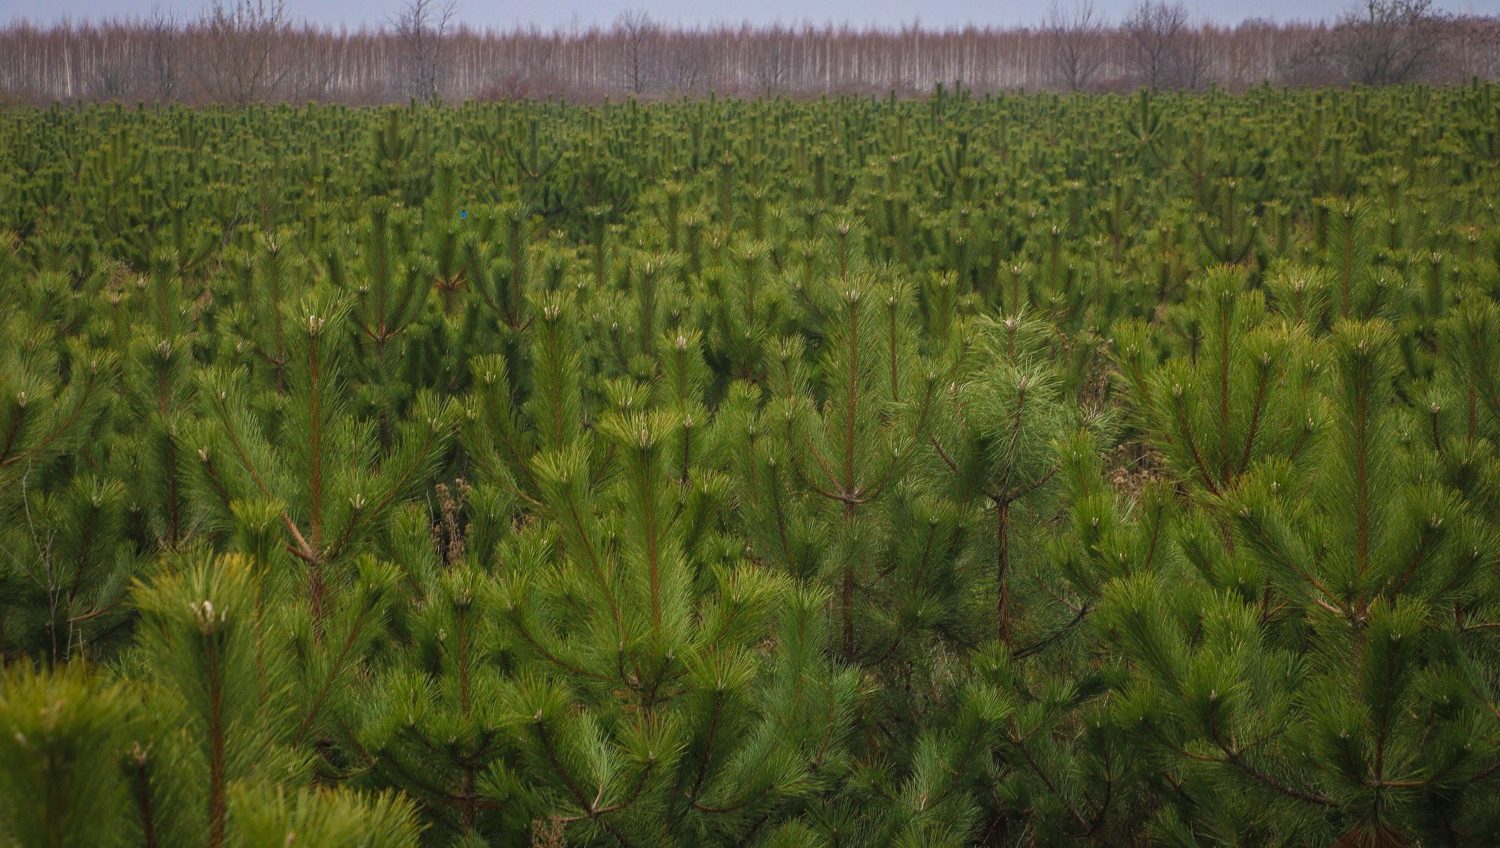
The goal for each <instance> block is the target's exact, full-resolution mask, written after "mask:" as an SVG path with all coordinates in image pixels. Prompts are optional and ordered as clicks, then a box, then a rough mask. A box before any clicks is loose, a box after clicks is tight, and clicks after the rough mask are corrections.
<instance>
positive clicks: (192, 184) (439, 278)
mask: <svg viewBox="0 0 1500 848" xmlns="http://www.w3.org/2000/svg"><path fill="white" fill-rule="evenodd" d="M1497 203H1500V86H1496V85H1493V84H1483V83H1475V84H1470V85H1467V86H1462V87H1454V88H1442V89H1434V88H1426V87H1416V86H1401V87H1392V88H1385V89H1366V88H1354V89H1349V90H1339V91H1331V90H1330V91H1289V90H1281V89H1272V88H1269V87H1261V88H1255V89H1252V90H1250V91H1248V92H1246V93H1244V94H1238V95H1228V94H1224V93H1220V92H1213V91H1211V92H1208V93H1206V94H1158V95H1153V94H1150V93H1145V92H1143V93H1141V94H1138V95H1134V96H1111V95H1098V96H1084V95H1070V96H1057V95H1051V94H1033V95H1008V96H985V97H979V96H976V95H973V94H971V93H969V92H967V91H965V90H963V89H958V90H952V89H948V90H945V89H943V88H939V89H938V90H937V91H936V92H935V93H934V94H933V95H932V96H930V97H928V98H925V99H918V100H899V99H895V98H889V99H871V98H864V99H861V98H839V99H831V98H825V99H822V100H817V101H807V102H798V101H791V100H786V99H765V100H758V101H743V100H732V99H731V100H718V99H706V100H701V101H679V102H663V103H654V104H649V105H642V104H638V103H636V102H634V101H627V102H624V103H604V104H600V105H593V106H586V105H577V104H575V105H561V104H543V103H527V104H522V103H509V104H493V105H475V104H470V105H463V106H420V107H388V108H380V109H352V108H344V107H334V106H308V107H297V108H294V107H289V106H258V107H248V108H239V109H231V108H210V109H203V110H187V109H182V108H177V107H170V108H160V109H138V108H125V107H121V106H91V107H77V108H64V107H56V106H55V107H51V108H46V109H29V108H15V109H9V110H6V111H3V112H0V297H3V301H4V307H3V309H0V334H3V337H0V340H3V344H0V658H3V666H4V668H3V672H0V842H4V843H5V844H14V845H17V846H26V848H32V846H48V848H51V847H52V846H157V847H159V848H170V846H208V848H221V846H243V848H261V846H265V847H266V848H270V847H271V846H292V845H295V846H317V848H323V846H331V847H341V846H350V848H353V847H354V846H418V845H421V846H484V845H497V846H510V845H521V846H525V845H532V846H564V845H567V846H594V845H598V846H634V847H635V848H648V847H649V846H717V845H725V846H729V845H757V846H787V848H791V846H882V845H901V846H947V845H954V846H961V845H995V846H1033V845H1035V846H1066V845H1088V844H1093V845H1100V846H1157V845H1160V846H1184V847H1185V846H1204V848H1206V846H1218V845H1226V846H1228V845H1234V846H1240V845H1243V846H1340V848H1406V847H1407V846H1412V847H1413V848H1414V847H1415V846H1484V845H1496V844H1500V210H1497Z"/></svg>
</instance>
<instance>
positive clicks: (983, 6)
mask: <svg viewBox="0 0 1500 848" xmlns="http://www.w3.org/2000/svg"><path fill="white" fill-rule="evenodd" d="M206 2H208V0H0V21H8V20H14V19H16V18H22V19H26V20H31V21H38V22H52V21H58V20H63V19H71V20H97V19H100V18H110V17H116V18H118V17H133V16H142V15H145V14H148V13H149V12H150V11H151V10H152V8H153V7H155V6H161V7H163V8H166V9H171V10H174V11H176V12H177V13H178V14H194V13H196V12H197V11H198V10H199V9H201V8H203V6H204V5H205V3H206ZM1046 2H1047V0H1029V2H1028V0H752V2H748V3H746V2H735V1H734V0H637V2H614V3H611V2H602V1H601V0H543V2H534V0H533V2H524V3H522V2H495V0H488V2H486V0H457V6H458V17H459V19H460V20H462V21H464V22H465V23H468V24H470V25H472V26H476V27H491V26H494V27H509V26H512V25H514V24H517V23H522V24H536V25H538V26H540V27H543V28H546V29H550V28H554V27H567V26H570V25H572V24H577V25H579V26H588V25H590V24H595V23H605V24H607V23H609V22H610V21H611V20H613V19H614V18H615V16H616V15H618V14H619V13H620V11H621V10H622V9H625V8H637V9H642V10H644V11H646V12H647V13H648V14H650V15H651V16H652V17H653V18H656V19H657V20H659V21H662V22H663V23H679V24H684V25H692V24H706V23H724V22H728V23H740V22H742V21H747V20H748V21H750V22H752V23H757V24H763V23H773V22H781V23H801V22H803V21H812V22H814V23H824V22H827V21H833V22H835V23H843V22H847V23H852V24H856V25H865V24H877V25H880V26H887V27H894V26H900V25H902V24H909V23H911V22H912V21H913V20H914V19H916V20H920V21H921V23H922V24H924V25H926V26H931V27H946V26H961V25H963V24H968V23H973V24H979V25H985V24H988V25H995V26H1016V25H1027V24H1035V23H1036V22H1037V21H1039V20H1040V19H1041V17H1042V14H1043V10H1044V9H1045V8H1046ZM1134 2H1135V0H1095V5H1096V7H1097V8H1098V9H1099V10H1100V11H1101V12H1103V13H1104V14H1105V15H1106V16H1107V17H1109V18H1111V19H1115V20H1118V19H1119V18H1120V17H1121V16H1122V15H1123V14H1124V12H1125V10H1127V9H1129V8H1130V6H1132V5H1133V4H1134ZM1185 2H1186V4H1187V6H1188V9H1189V10H1190V11H1192V12H1194V13H1195V14H1197V15H1199V16H1201V17H1202V18H1205V19H1209V20H1214V21H1219V22H1222V23H1237V22H1239V21H1242V20H1244V19H1246V18H1271V19H1273V20H1279V21H1291V20H1313V19H1318V18H1324V17H1333V16H1336V15H1337V14H1338V13H1339V12H1340V11H1341V10H1343V9H1344V8H1345V7H1346V6H1347V5H1348V4H1349V2H1350V0H1260V2H1244V0H1185ZM286 3H287V8H288V9H290V10H291V12H292V16H293V18H295V19H298V20H308V21H313V22H315V23H320V24H331V25H334V26H338V25H345V26H348V27H350V28H359V27H361V26H378V25H380V24H381V23H384V22H386V21H388V20H390V18H391V17H392V16H393V15H394V13H395V12H396V10H397V9H399V8H400V7H401V5H402V3H403V0H286ZM1065 3H1066V0H1065ZM1442 5H1444V6H1445V7H1446V8H1447V9H1449V10H1451V11H1454V12H1468V13H1474V14H1486V15H1497V14H1500V0H1448V2H1446V3H1442Z"/></svg>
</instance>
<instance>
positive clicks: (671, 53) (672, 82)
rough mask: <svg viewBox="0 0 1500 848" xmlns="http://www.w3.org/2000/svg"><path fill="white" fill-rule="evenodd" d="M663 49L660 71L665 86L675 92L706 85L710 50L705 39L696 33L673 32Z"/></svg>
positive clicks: (697, 88) (694, 89) (691, 89)
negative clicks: (662, 74)
mask: <svg viewBox="0 0 1500 848" xmlns="http://www.w3.org/2000/svg"><path fill="white" fill-rule="evenodd" d="M666 46H667V47H668V48H669V49H667V50H665V51H663V52H664V53H665V55H664V56H663V58H662V66H663V68H662V71H663V73H664V75H665V76H666V80H665V82H666V86H667V88H669V89H671V90H672V91H674V92H677V93H688V92H695V91H699V90H700V89H702V88H703V87H705V86H707V85H708V69H709V59H710V58H711V56H710V50H709V45H708V42H707V40H705V39H703V38H701V37H699V35H698V34H697V33H674V34H673V35H671V36H668V43H667V45H666Z"/></svg>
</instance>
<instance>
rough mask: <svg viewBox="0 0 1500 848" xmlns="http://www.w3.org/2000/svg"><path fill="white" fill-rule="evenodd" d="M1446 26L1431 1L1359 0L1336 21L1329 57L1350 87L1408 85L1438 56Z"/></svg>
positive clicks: (1441, 15)
mask: <svg viewBox="0 0 1500 848" xmlns="http://www.w3.org/2000/svg"><path fill="white" fill-rule="evenodd" d="M1447 23H1448V16H1447V15H1446V14H1444V13H1442V12H1441V11H1439V10H1437V9H1434V8H1433V5H1432V0H1362V2H1360V3H1359V4H1358V5H1357V6H1354V7H1352V8H1351V9H1349V10H1348V11H1347V12H1345V13H1344V14H1343V16H1342V17H1340V18H1339V22H1338V25H1337V26H1336V27H1335V28H1334V31H1333V54H1334V57H1335V59H1336V61H1337V62H1338V63H1339V65H1340V67H1341V68H1342V70H1343V71H1344V75H1345V77H1346V78H1347V79H1349V80H1350V81H1351V82H1357V83H1363V84H1365V85H1389V84H1391V83H1402V82H1410V81H1412V80H1415V79H1418V78H1420V77H1421V76H1422V74H1424V73H1425V72H1426V71H1427V70H1428V69H1429V68H1430V67H1431V66H1432V65H1433V63H1434V60H1435V59H1437V57H1438V56H1439V55H1440V54H1441V52H1442V47H1443V37H1442V36H1443V31H1444V29H1445V28H1446V24H1447Z"/></svg>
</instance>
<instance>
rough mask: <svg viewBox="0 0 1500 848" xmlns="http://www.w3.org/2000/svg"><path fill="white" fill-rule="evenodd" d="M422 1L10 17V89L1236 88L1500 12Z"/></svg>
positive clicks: (1436, 42)
mask: <svg viewBox="0 0 1500 848" xmlns="http://www.w3.org/2000/svg"><path fill="white" fill-rule="evenodd" d="M452 15H453V8H452V7H451V6H448V7H441V8H440V7H437V6H436V5H435V4H434V2H433V0H412V3H411V4H410V5H409V6H408V7H407V10H406V11H405V12H404V13H403V14H402V16H401V17H400V18H398V19H395V20H393V21H392V22H391V23H390V25H388V26H385V27H381V28H379V29H359V30H348V29H330V28H326V27H320V26H315V25H311V24H298V23H294V22H293V21H292V20H291V18H290V17H289V16H288V14H287V12H286V10H285V7H284V6H283V5H280V4H277V3H274V2H273V3H271V4H269V5H268V4H267V3H265V2H262V0H237V2H235V3H233V4H230V5H224V4H222V3H221V4H218V5H214V6H211V7H210V8H209V9H208V10H207V11H205V12H204V13H203V14H202V15H201V16H199V17H197V18H192V19H186V20H178V19H174V18H172V17H168V16H162V15H157V16H155V17H153V18H150V19H144V20H129V21H114V22H104V23H81V24H61V25H56V26H37V25H32V24H28V23H24V22H18V23H13V24H11V25H10V26H8V27H6V28H4V29H0V100H5V101H9V102H30V103H47V102H57V101H74V100H117V101H123V102H158V101H169V100H174V101H184V102H189V103H205V102H226V103H249V102H306V101H327V102H341V103H379V102H391V101H404V100H408V99H421V100H428V99H443V100H465V99H519V98H536V99H545V98H566V99H570V100H598V99H602V98H606V97H614V98H620V97H624V96H635V97H642V98H662V97H675V96H682V95H701V94H706V93H708V92H716V93H719V94H724V95H762V94H774V95H792V96H816V95H820V94H825V93H827V94H870V93H887V92H896V93H912V92H925V91H930V90H931V89H932V88H933V87H934V86H936V85H939V84H951V83H954V82H960V83H962V84H963V85H964V86H965V87H967V88H969V89H972V90H975V91H979V92H991V91H1008V90H1019V89H1027V90H1034V89H1057V90H1104V91H1109V90H1116V91H1117V90H1126V89H1133V88H1136V87H1139V86H1150V87H1153V88H1183V89H1193V88H1206V87H1209V86H1219V87H1222V88H1228V89H1242V88H1245V87H1248V86H1253V85H1258V84H1261V83H1263V82H1269V83H1272V84H1277V85H1330V84H1344V83H1366V84H1380V83H1397V82H1410V81H1420V82H1433V83H1442V82H1457V81H1464V80H1469V79H1471V78H1475V77H1478V78H1482V79H1496V78H1500V18H1484V17H1454V16H1445V15H1441V14H1437V13H1434V12H1432V11H1431V9H1430V7H1429V5H1428V4H1426V3H1423V2H1420V0H1418V2H1415V3H1414V2H1410V0H1369V2H1366V3H1364V4H1363V5H1361V6H1359V7H1358V8H1356V9H1354V10H1352V11H1351V12H1350V13H1348V14H1346V15H1345V16H1344V17H1343V18H1340V19H1339V20H1337V21H1333V22H1325V23H1314V24H1307V23H1293V24H1277V23H1271V22H1265V21H1250V22H1246V23H1243V24H1240V25H1237V26H1231V27H1225V26H1218V25H1213V24H1198V23H1194V22H1191V21H1190V20H1189V19H1188V16H1187V13H1186V10H1185V7H1183V6H1182V5H1180V4H1175V5H1173V4H1168V3H1167V2H1162V0H1143V2H1142V3H1141V4H1139V5H1138V6H1137V7H1136V9H1135V10H1134V11H1132V12H1131V14H1130V15H1129V16H1128V17H1127V18H1126V19H1125V20H1124V21H1123V22H1119V23H1105V22H1103V21H1102V19H1100V18H1099V17H1097V16H1096V15H1095V14H1094V13H1093V10H1092V8H1091V7H1090V6H1089V5H1087V3H1086V0H1085V2H1082V3H1081V4H1079V5H1075V6H1073V7H1071V8H1067V9H1062V8H1060V7H1058V6H1054V7H1053V8H1052V10H1051V11H1050V13H1049V14H1048V15H1047V17H1046V19H1045V20H1044V21H1041V22H1039V24H1038V26H1036V27H1031V28H1019V29H996V28H989V27H965V28H962V29H941V30H939V29H926V28H921V27H916V26H913V27H905V28H900V29H873V28H854V27H850V26H847V25H846V26H835V25H823V26H813V25H804V26H780V25H775V26H761V27H753V26H749V25H745V26H739V27H728V26H719V27H710V28H694V29H676V28H670V27H666V26H662V25H659V24H657V23H656V22H654V21H653V20H652V19H650V18H649V17H648V16H646V15H645V14H642V13H626V14H623V15H621V16H620V17H619V18H618V19H617V20H615V21H614V22H613V23H612V24H611V25H609V26H594V27H589V28H574V29H569V30H557V31H544V30H540V29H536V28H530V29H524V28H518V29H512V30H504V31H497V30H485V31H479V30H474V29H470V28H467V27H463V26H457V25H453V24H452Z"/></svg>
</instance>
